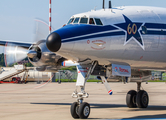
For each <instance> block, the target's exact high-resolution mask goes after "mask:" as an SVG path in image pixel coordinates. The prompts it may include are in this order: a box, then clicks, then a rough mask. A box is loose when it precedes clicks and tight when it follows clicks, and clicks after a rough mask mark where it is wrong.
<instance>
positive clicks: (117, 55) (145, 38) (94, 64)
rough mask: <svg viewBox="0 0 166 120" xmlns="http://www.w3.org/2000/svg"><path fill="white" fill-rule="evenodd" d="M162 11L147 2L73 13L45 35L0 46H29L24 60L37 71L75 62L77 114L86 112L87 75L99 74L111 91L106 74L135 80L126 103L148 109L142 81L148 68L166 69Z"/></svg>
mask: <svg viewBox="0 0 166 120" xmlns="http://www.w3.org/2000/svg"><path fill="white" fill-rule="evenodd" d="M165 11H166V8H159V7H147V6H122V7H115V8H112V7H111V6H110V7H109V8H108V9H106V8H104V7H103V9H101V10H92V11H90V12H85V13H80V14H76V15H72V16H71V18H70V20H69V21H68V22H67V24H66V25H64V26H63V27H62V28H60V29H57V30H55V31H53V32H52V33H50V34H49V35H48V37H47V38H46V40H40V41H38V42H37V43H35V44H30V43H18V42H13V41H0V45H2V46H5V45H6V46H7V43H12V44H15V45H18V46H21V47H24V48H26V49H28V50H27V56H28V59H29V61H30V62H31V63H32V64H33V65H34V66H36V67H37V70H39V71H54V72H55V71H57V70H58V69H60V68H61V67H64V66H73V65H75V66H77V72H78V77H77V82H76V86H77V90H75V92H73V94H72V97H73V98H76V99H77V101H76V102H74V103H73V104H72V105H71V108H70V112H71V116H72V117H73V118H75V119H77V118H83V119H86V118H88V117H89V115H90V105H89V103H87V102H83V100H84V98H88V96H89V94H88V93H87V92H85V85H86V81H87V80H88V78H89V76H90V75H96V76H98V78H100V79H101V80H102V82H103V83H104V85H105V87H106V89H107V92H108V94H110V95H112V94H113V91H112V89H111V87H110V86H109V85H108V82H107V78H108V77H110V76H121V77H122V79H124V80H125V81H135V82H136V83H137V90H130V91H129V92H128V93H127V95H126V104H127V106H128V107H129V108H135V107H138V108H147V107H148V103H149V97H148V93H147V92H146V91H145V90H141V83H142V82H143V81H144V80H145V79H147V78H149V76H151V73H150V70H165V69H166V56H165V55H164V53H165V52H166V48H165V45H166V22H165V19H166V13H165ZM14 50H15V52H16V53H17V50H16V48H15V49H14ZM68 60H70V61H68ZM135 74H138V76H136V77H135V78H136V80H135V78H133V76H135Z"/></svg>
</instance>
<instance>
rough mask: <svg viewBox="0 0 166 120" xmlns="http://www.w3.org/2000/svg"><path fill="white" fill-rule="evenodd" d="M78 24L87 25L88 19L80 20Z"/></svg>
mask: <svg viewBox="0 0 166 120" xmlns="http://www.w3.org/2000/svg"><path fill="white" fill-rule="evenodd" d="M80 23H84V24H87V23H88V18H81V20H80Z"/></svg>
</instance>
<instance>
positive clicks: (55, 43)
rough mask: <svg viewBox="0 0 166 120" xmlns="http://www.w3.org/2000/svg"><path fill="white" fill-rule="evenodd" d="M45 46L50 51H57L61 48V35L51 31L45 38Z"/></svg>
mask: <svg viewBox="0 0 166 120" xmlns="http://www.w3.org/2000/svg"><path fill="white" fill-rule="evenodd" d="M46 45H47V48H48V49H49V50H50V51H51V52H57V51H58V50H59V49H60V48H61V37H60V35H59V34H58V33H56V32H53V33H51V34H50V35H49V36H48V37H47V40H46Z"/></svg>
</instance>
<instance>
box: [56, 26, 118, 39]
mask: <svg viewBox="0 0 166 120" xmlns="http://www.w3.org/2000/svg"><path fill="white" fill-rule="evenodd" d="M111 30H118V28H116V27H113V26H111V25H107V26H95V25H88V24H70V25H66V26H64V27H62V28H60V29H58V30H56V31H55V32H56V33H58V34H59V35H60V36H61V39H62V40H63V39H67V38H72V37H78V36H82V35H87V34H93V33H98V32H105V31H111Z"/></svg>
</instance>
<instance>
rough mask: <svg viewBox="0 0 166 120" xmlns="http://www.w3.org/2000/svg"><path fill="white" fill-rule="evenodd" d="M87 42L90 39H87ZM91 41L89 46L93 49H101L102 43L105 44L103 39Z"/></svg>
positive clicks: (103, 47) (102, 47)
mask: <svg viewBox="0 0 166 120" xmlns="http://www.w3.org/2000/svg"><path fill="white" fill-rule="evenodd" d="M87 43H88V44H90V41H89V40H88V41H87ZM91 43H92V44H91V48H92V49H94V50H103V49H105V46H104V45H105V44H106V42H105V41H103V40H93V41H92V42H91Z"/></svg>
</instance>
